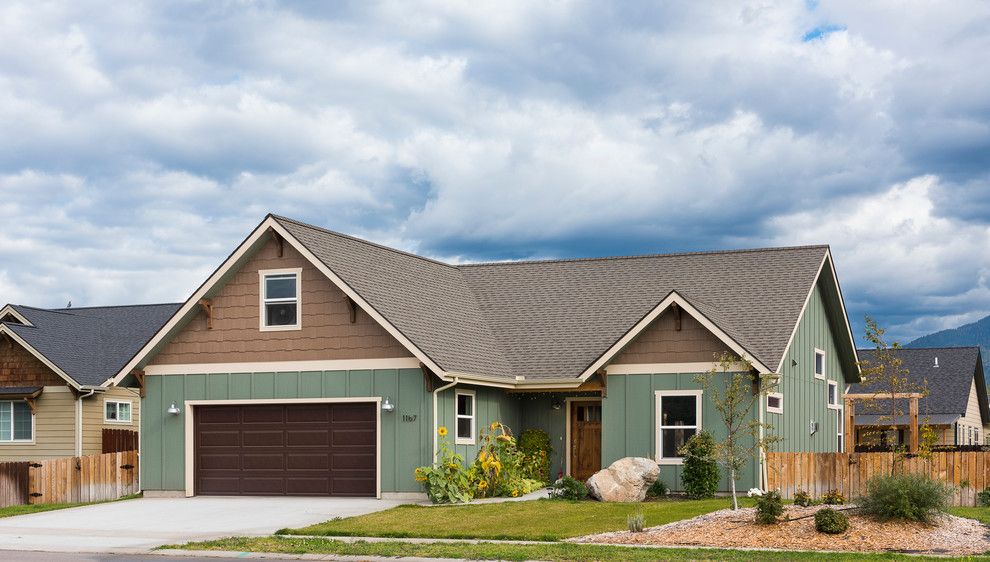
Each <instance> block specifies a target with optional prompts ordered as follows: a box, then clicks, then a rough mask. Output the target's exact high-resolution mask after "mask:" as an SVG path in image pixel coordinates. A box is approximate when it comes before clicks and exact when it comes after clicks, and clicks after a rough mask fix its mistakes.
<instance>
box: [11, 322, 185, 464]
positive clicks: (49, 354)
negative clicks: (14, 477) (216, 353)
mask: <svg viewBox="0 0 990 562" xmlns="http://www.w3.org/2000/svg"><path fill="white" fill-rule="evenodd" d="M177 308H178V305H174V304H159V305H140V306H114V307H97V308H64V309H40V308H33V307H28V306H19V305H6V306H4V307H3V308H0V462H2V461H16V460H44V459H52V458H59V457H71V456H82V455H91V454H97V453H100V452H102V450H103V430H104V429H105V428H113V429H123V430H129V431H133V432H137V431H138V428H139V417H140V410H141V391H140V390H139V389H138V388H131V387H110V388H107V387H104V386H101V383H103V382H104V381H105V380H106V379H107V377H109V376H111V375H113V374H114V373H115V372H116V371H117V369H119V368H120V367H121V366H122V365H123V364H124V363H126V362H127V361H128V360H129V359H130V358H131V357H132V356H133V355H134V353H136V352H137V350H138V349H140V348H141V346H142V345H144V343H145V342H147V341H148V339H149V338H150V337H151V336H152V335H153V334H154V333H155V331H157V330H158V328H160V327H161V325H162V324H164V323H165V321H166V320H167V319H168V318H169V317H170V316H171V315H172V314H173V313H174V312H175V310H176V309H177ZM124 437H125V438H130V437H132V436H130V435H124Z"/></svg>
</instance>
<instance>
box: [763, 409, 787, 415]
mask: <svg viewBox="0 0 990 562" xmlns="http://www.w3.org/2000/svg"><path fill="white" fill-rule="evenodd" d="M767 413H768V414H777V415H780V416H782V415H784V411H783V410H780V409H777V408H767Z"/></svg>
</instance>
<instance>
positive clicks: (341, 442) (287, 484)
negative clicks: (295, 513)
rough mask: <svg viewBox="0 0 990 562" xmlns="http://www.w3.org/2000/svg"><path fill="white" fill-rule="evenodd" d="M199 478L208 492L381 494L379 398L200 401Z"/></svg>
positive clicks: (198, 490)
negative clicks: (301, 401)
mask: <svg viewBox="0 0 990 562" xmlns="http://www.w3.org/2000/svg"><path fill="white" fill-rule="evenodd" d="M193 420H194V431H195V461H194V464H195V471H196V473H195V477H196V478H195V479H196V490H195V492H196V493H197V494H203V495H210V494H216V495H345V496H374V495H375V493H376V491H377V490H376V488H377V482H376V474H377V439H378V435H377V427H376V422H377V408H376V405H375V404H374V403H317V404H275V405H267V404H266V405H239V406H199V407H196V409H195V411H194V418H193Z"/></svg>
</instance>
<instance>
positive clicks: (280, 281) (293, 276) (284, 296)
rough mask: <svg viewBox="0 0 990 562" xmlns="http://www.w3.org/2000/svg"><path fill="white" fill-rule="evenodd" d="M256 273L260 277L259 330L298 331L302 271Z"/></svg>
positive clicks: (300, 323) (274, 270) (300, 314)
mask: <svg viewBox="0 0 990 562" xmlns="http://www.w3.org/2000/svg"><path fill="white" fill-rule="evenodd" d="M258 273H259V275H260V277H261V291H260V293H261V329H262V330H263V331H273V330H298V329H300V328H301V327H302V322H301V317H302V302H301V298H300V295H302V288H301V284H302V283H301V278H302V269H271V270H266V271H259V272H258Z"/></svg>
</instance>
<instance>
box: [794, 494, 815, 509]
mask: <svg viewBox="0 0 990 562" xmlns="http://www.w3.org/2000/svg"><path fill="white" fill-rule="evenodd" d="M814 503H815V502H814V501H813V500H812V499H811V494H809V493H808V492H805V491H804V490H798V491H796V492H794V505H796V506H798V507H808V506H809V505H814Z"/></svg>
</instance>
